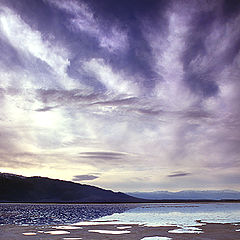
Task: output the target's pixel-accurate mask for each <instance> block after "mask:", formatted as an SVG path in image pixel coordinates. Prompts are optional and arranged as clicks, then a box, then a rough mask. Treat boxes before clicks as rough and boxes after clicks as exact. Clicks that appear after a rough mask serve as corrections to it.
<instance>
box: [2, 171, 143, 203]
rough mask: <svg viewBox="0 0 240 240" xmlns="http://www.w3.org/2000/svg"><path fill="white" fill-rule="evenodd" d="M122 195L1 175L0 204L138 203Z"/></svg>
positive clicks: (136, 199) (60, 181)
mask: <svg viewBox="0 0 240 240" xmlns="http://www.w3.org/2000/svg"><path fill="white" fill-rule="evenodd" d="M139 201H141V199H138V198H135V197H131V196H128V195H127V194H124V193H121V192H117V193H116V192H113V191H110V190H104V189H101V188H98V187H93V186H90V185H84V184H79V183H74V182H69V181H62V180H57V179H50V178H43V177H24V176H19V175H14V174H8V173H0V202H84V203H86V202H89V203H90V202H92V203H93V202H139Z"/></svg>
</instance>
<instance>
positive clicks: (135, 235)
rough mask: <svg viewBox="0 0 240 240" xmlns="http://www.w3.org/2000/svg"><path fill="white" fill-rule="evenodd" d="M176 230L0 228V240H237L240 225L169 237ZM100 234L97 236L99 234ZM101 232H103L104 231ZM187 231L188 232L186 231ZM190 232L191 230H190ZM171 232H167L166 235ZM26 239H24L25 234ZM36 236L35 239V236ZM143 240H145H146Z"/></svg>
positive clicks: (209, 225)
mask: <svg viewBox="0 0 240 240" xmlns="http://www.w3.org/2000/svg"><path fill="white" fill-rule="evenodd" d="M176 229H180V231H181V230H182V229H181V228H178V227H176V226H168V227H166V226H164V227H147V226H143V225H126V224H115V223H114V224H100V225H97V224H96V225H94V226H90V225H86V226H85V225H84V226H78V225H77V226H76V225H70V226H16V225H2V226H0V240H35V239H36V240H42V239H46V240H80V239H82V240H95V239H97V240H101V239H104V240H105V239H106V240H108V239H113V240H115V239H116V240H131V239H134V240H140V239H143V238H144V237H145V239H146V240H148V239H149V240H153V239H154V238H152V239H151V238H147V237H153V236H158V237H163V238H155V239H156V240H158V239H159V240H161V239H162V240H168V239H169V240H170V239H173V240H174V239H176V240H178V239H179V240H181V239H184V240H187V239H189V240H192V239H205V240H210V239H215V240H221V239H223V240H239V239H240V231H236V230H238V229H240V225H233V224H219V223H207V224H206V225H203V226H200V227H197V232H198V233H191V231H190V232H188V233H171V230H176ZM99 230H100V232H98V231H99ZM103 230H104V231H103ZM188 230H189V229H188ZM190 230H191V229H190ZM169 231H170V232H169ZM23 233H24V234H25V235H24V234H23ZM35 234H36V235H35ZM145 239H144V240H145Z"/></svg>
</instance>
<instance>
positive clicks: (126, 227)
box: [117, 226, 132, 229]
mask: <svg viewBox="0 0 240 240" xmlns="http://www.w3.org/2000/svg"><path fill="white" fill-rule="evenodd" d="M128 228H132V226H125V227H117V229H128Z"/></svg>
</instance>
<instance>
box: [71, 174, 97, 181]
mask: <svg viewBox="0 0 240 240" xmlns="http://www.w3.org/2000/svg"><path fill="white" fill-rule="evenodd" d="M97 178H99V177H98V176H94V175H76V176H73V178H72V181H76V182H80V181H90V180H94V179H97Z"/></svg>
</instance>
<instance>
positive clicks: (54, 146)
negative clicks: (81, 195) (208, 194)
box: [0, 0, 240, 192]
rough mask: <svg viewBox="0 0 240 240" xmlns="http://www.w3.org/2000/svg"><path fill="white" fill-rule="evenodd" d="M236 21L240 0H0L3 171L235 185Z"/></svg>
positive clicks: (135, 184) (119, 181) (163, 184)
mask: <svg viewBox="0 0 240 240" xmlns="http://www.w3.org/2000/svg"><path fill="white" fill-rule="evenodd" d="M239 25H240V1H238V0H212V1H207V0H202V1H198V0H193V1H187V0H180V1H178V0H68V1H65V0H0V51H1V54H0V104H1V108H0V172H10V173H14V174H20V175H26V176H36V175H38V176H47V177H51V178H59V179H65V180H72V179H73V180H74V181H80V182H81V183H87V184H91V185H95V186H99V187H103V188H108V189H112V190H116V191H125V192H130V191H131V192H134V191H156V190H169V191H179V190H184V189H199V190H201V189H203V190H204V189H209V190H211V189H212V190H214V189H233V190H240V188H239V187H240V185H239V183H240V175H239V171H240V107H239V106H240V105H239V102H240V94H239V93H240V28H239Z"/></svg>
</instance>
